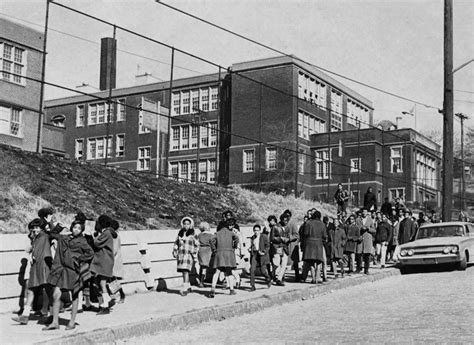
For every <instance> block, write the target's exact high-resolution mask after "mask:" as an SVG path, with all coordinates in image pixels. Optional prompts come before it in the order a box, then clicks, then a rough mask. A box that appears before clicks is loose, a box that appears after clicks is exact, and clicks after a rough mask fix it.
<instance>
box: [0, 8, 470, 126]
mask: <svg viewBox="0 0 474 345" xmlns="http://www.w3.org/2000/svg"><path fill="white" fill-rule="evenodd" d="M56 2H58V3H62V4H64V5H67V6H70V7H72V8H75V9H78V10H80V11H82V12H86V13H89V14H91V15H93V16H97V17H99V18H101V19H104V20H106V21H108V22H111V23H114V24H116V25H118V26H121V27H124V28H127V29H130V30H132V31H136V32H138V33H140V34H143V35H146V36H149V37H151V38H153V39H155V40H157V41H160V42H163V43H165V44H167V45H169V46H174V47H176V48H179V49H181V50H183V51H186V52H189V53H191V54H194V55H195V56H198V57H200V58H203V59H205V60H210V61H212V62H214V63H215V64H217V65H220V66H222V67H228V66H230V65H232V64H233V63H237V62H242V61H250V60H254V59H259V58H265V57H271V56H276V55H278V54H277V53H276V52H273V51H270V50H268V49H265V48H262V47H259V46H257V45H255V44H253V43H250V42H247V41H245V40H243V39H241V38H238V37H235V36H232V35H230V34H229V33H226V32H223V31H220V30H218V29H216V28H213V27H211V26H209V25H206V24H204V23H201V22H198V21H196V20H195V19H192V18H189V17H186V16H184V15H183V14H181V13H178V12H176V11H173V10H172V9H169V8H167V7H165V6H163V5H160V4H158V3H156V2H155V1H154V0H135V1H118V0H95V1H87V0H58V1H56ZM163 2H165V3H168V4H170V5H172V6H174V7H178V8H180V9H182V10H184V11H187V12H190V13H192V14H194V15H196V16H198V17H202V18H204V19H206V20H208V21H210V22H213V23H215V24H218V25H221V26H223V27H225V28H227V29H230V30H233V31H235V32H237V33H239V34H241V35H244V36H247V37H249V38H252V39H254V40H256V41H258V42H261V43H264V44H266V45H269V46H271V47H273V48H275V49H278V50H280V51H283V52H285V53H287V54H294V55H296V56H297V57H299V58H301V59H304V60H305V61H307V62H309V63H312V64H314V65H316V66H321V67H323V68H325V69H328V70H330V71H334V72H336V73H338V74H341V75H344V76H347V77H349V78H351V79H354V80H357V81H360V82H362V83H365V84H368V85H371V86H374V87H377V88H379V89H383V90H386V91H389V92H391V93H394V94H397V95H400V96H403V97H406V98H409V99H412V100H416V101H419V102H421V103H423V104H426V105H429V106H432V107H434V108H428V107H425V106H423V105H417V106H416V108H415V109H414V104H413V103H412V102H410V101H406V100H400V99H398V98H395V97H392V96H389V95H386V94H384V93H381V92H378V91H375V90H373V89H370V88H367V87H365V86H362V85H360V84H356V83H353V82H350V81H348V80H345V79H342V78H339V77H335V78H336V79H338V80H339V81H341V82H342V83H344V84H346V85H347V86H349V87H351V88H352V89H354V90H355V91H357V92H358V93H360V94H361V95H363V96H364V97H366V98H368V99H369V100H371V101H372V102H373V106H374V108H375V110H374V119H375V121H379V120H382V119H388V120H391V121H393V122H396V121H397V120H396V118H397V117H402V118H401V119H399V124H400V126H401V127H411V128H415V126H416V129H417V130H419V131H422V132H423V131H427V130H441V128H442V115H441V114H439V113H438V110H437V109H441V108H442V105H443V73H444V72H443V0H411V1H409V0H404V1H402V0H286V1H278V0H271V1H270V0H253V1H250V0H176V1H175V0H163ZM45 3H46V0H15V1H12V0H3V1H2V2H1V3H0V16H3V17H5V18H9V19H11V20H14V21H18V22H21V23H23V24H25V25H27V26H31V27H33V28H36V29H38V30H40V31H42V30H43V26H44V21H45V8H46V6H45ZM50 6H51V10H50V22H49V27H50V31H49V33H48V48H47V51H48V55H47V65H46V80H47V81H48V82H52V83H56V84H59V85H62V86H66V87H69V88H72V89H75V88H76V86H78V85H81V84H82V83H86V84H88V85H90V86H89V87H82V88H78V89H77V90H79V91H82V92H93V91H95V90H94V87H98V84H99V77H98V74H99V73H98V72H99V58H100V45H99V43H100V38H101V37H105V36H112V32H113V31H112V27H111V26H108V25H105V24H102V23H99V22H97V21H94V20H92V19H90V18H87V17H85V16H82V15H80V14H77V13H74V12H71V11H69V10H66V9H64V8H61V7H59V6H58V5H56V4H52V5H50ZM453 17H454V29H453V36H454V43H453V44H454V67H458V66H460V65H462V64H463V63H465V62H468V61H469V60H471V59H474V1H472V0H454V7H453ZM15 18H16V19H15ZM116 35H117V36H116V37H117V40H118V49H119V52H118V56H117V68H118V72H117V73H118V74H117V86H118V87H127V86H133V85H135V83H136V79H135V76H136V75H137V74H143V73H145V72H146V73H151V74H152V77H150V78H149V81H150V82H155V81H159V80H169V76H170V67H169V64H170V49H169V48H168V47H165V46H162V45H159V44H157V43H155V42H150V41H147V40H145V39H142V38H139V37H137V36H134V35H131V34H129V33H126V32H124V31H122V30H120V29H118V30H117V33H116ZM175 66H176V68H175V71H174V73H175V77H184V76H191V75H198V74H201V73H213V72H217V71H218V69H217V67H215V66H213V65H211V64H208V63H205V62H202V61H199V60H197V59H194V58H190V57H187V56H185V55H183V54H179V53H178V54H176V56H175ZM454 89H455V92H454V99H455V102H454V111H455V113H464V114H466V115H468V116H470V120H467V121H466V125H468V126H470V127H474V111H473V110H474V62H473V63H471V64H469V65H467V66H466V67H464V68H463V69H461V70H459V71H458V72H456V73H455V74H454ZM67 94H70V92H65V91H64V90H61V89H59V88H52V87H48V88H47V89H46V99H51V98H57V97H61V96H64V95H67ZM412 110H415V112H416V121H415V117H410V116H406V115H402V112H403V111H405V112H410V111H412ZM415 122H416V123H415ZM459 127H460V125H459V121H455V131H456V132H459Z"/></svg>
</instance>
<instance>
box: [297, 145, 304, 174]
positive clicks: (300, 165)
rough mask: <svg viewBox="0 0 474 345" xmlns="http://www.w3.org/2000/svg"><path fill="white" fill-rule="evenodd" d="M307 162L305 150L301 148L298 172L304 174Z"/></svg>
mask: <svg viewBox="0 0 474 345" xmlns="http://www.w3.org/2000/svg"><path fill="white" fill-rule="evenodd" d="M305 164H306V154H305V152H304V150H300V154H299V155H298V172H299V174H300V175H304V166H305Z"/></svg>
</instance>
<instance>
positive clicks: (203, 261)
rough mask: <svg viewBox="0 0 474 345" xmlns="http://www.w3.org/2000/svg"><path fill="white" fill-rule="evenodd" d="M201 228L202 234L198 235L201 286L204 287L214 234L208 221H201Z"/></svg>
mask: <svg viewBox="0 0 474 345" xmlns="http://www.w3.org/2000/svg"><path fill="white" fill-rule="evenodd" d="M199 230H201V232H200V234H199V235H198V240H199V251H198V260H199V287H204V281H205V280H206V275H207V269H208V268H209V264H210V262H211V256H212V249H211V239H212V236H213V235H212V234H211V227H210V226H209V223H207V222H201V223H200V224H199Z"/></svg>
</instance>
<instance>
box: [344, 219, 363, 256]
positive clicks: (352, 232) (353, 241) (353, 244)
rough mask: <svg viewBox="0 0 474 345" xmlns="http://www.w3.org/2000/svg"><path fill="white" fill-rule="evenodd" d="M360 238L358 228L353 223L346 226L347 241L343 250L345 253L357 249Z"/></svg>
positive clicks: (353, 251)
mask: <svg viewBox="0 0 474 345" xmlns="http://www.w3.org/2000/svg"><path fill="white" fill-rule="evenodd" d="M359 238H360V229H359V227H358V226H357V225H356V224H355V223H354V224H350V225H348V226H347V242H346V247H345V248H344V251H345V252H347V253H355V252H356V249H357V242H359Z"/></svg>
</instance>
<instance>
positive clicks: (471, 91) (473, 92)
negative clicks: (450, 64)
mask: <svg viewBox="0 0 474 345" xmlns="http://www.w3.org/2000/svg"><path fill="white" fill-rule="evenodd" d="M454 91H457V92H464V93H474V91H465V90H454Z"/></svg>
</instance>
